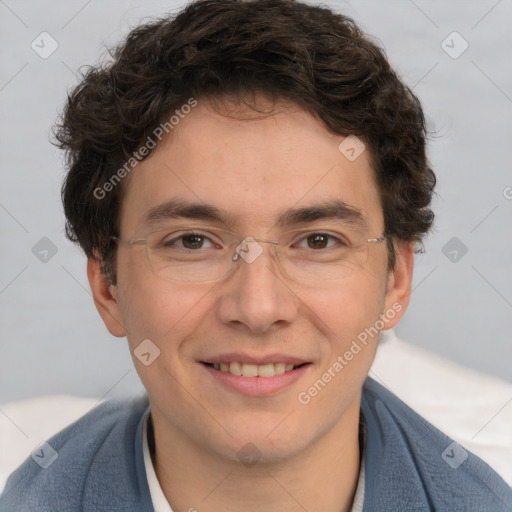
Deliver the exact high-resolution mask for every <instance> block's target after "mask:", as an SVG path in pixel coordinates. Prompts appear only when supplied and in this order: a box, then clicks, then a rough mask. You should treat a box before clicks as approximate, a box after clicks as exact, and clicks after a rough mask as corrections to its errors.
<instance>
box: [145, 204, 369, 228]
mask: <svg viewBox="0 0 512 512" xmlns="http://www.w3.org/2000/svg"><path fill="white" fill-rule="evenodd" d="M178 218H185V219H194V220H203V221H208V222H217V223H222V224H224V225H225V226H228V227H232V226H233V225H235V217H234V216H233V215H232V214H231V213H229V212H227V211H226V210H223V209H221V208H217V207H216V206H213V205H210V204H205V203H192V202H188V201H185V200H182V199H171V200H169V201H166V202H165V203H162V204H159V205H157V206H154V207H153V208H151V209H150V210H148V211H147V212H146V213H145V214H144V223H145V224H148V225H152V224H156V223H158V222H161V221H165V220H170V219H178ZM327 219H337V220H343V221H345V222H349V223H351V224H354V225H355V226H358V227H363V228H364V227H366V221H365V218H364V216H363V214H362V213H361V211H360V210H359V209H358V208H355V207H354V206H350V205H348V204H347V203H345V202H343V201H341V200H331V201H324V202H320V203H317V204H313V205H310V206H303V207H300V208H289V209H287V210H284V211H282V212H280V213H279V214H278V216H277V219H276V222H275V224H274V225H275V226H277V227H279V228H287V227H290V226H295V225H297V224H304V223H310V222H315V221H317V220H327Z"/></svg>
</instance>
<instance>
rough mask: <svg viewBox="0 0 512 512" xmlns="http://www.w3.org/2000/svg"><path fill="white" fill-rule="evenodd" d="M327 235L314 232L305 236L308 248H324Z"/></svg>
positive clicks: (327, 238) (327, 242)
mask: <svg viewBox="0 0 512 512" xmlns="http://www.w3.org/2000/svg"><path fill="white" fill-rule="evenodd" d="M329 238H331V237H330V236H329V235H325V234H322V233H315V234H313V235H309V236H308V237H307V241H308V247H309V248H310V249H325V248H326V247H327V246H328V244H329Z"/></svg>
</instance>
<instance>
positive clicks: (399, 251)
mask: <svg viewBox="0 0 512 512" xmlns="http://www.w3.org/2000/svg"><path fill="white" fill-rule="evenodd" d="M395 247H396V249H395V252H396V265H395V268H394V270H393V271H392V272H390V274H389V276H388V286H387V292H386V298H385V303H384V304H385V306H384V311H383V312H382V313H383V315H385V316H386V318H387V320H386V323H385V327H384V330H386V329H391V328H392V327H394V326H395V325H396V324H397V323H398V322H399V321H400V319H401V318H402V316H403V315H404V313H405V310H406V309H407V306H408V304H409V297H410V295H411V283H412V271H413V267H414V243H405V242H399V243H397V244H396V246H395ZM386 312H388V314H386ZM391 312H393V316H391Z"/></svg>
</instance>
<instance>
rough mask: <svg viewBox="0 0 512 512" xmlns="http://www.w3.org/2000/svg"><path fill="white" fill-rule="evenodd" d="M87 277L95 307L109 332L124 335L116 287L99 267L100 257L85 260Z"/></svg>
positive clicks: (119, 335) (124, 330)
mask: <svg viewBox="0 0 512 512" xmlns="http://www.w3.org/2000/svg"><path fill="white" fill-rule="evenodd" d="M87 277H88V279H89V285H90V287H91V290H92V296H93V299H94V304H96V309H97V310H98V312H99V314H100V315H101V318H102V319H103V322H104V323H105V326H106V327H107V329H108V330H109V332H110V334H112V335H113V336H117V337H119V338H120V337H122V336H125V335H126V329H125V328H124V325H123V317H122V315H121V310H120V309H119V304H118V302H117V288H116V286H114V285H112V284H110V283H109V282H108V279H107V277H106V276H105V274H104V273H103V270H102V268H101V260H100V259H96V258H89V259H88V260H87Z"/></svg>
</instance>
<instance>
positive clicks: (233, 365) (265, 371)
mask: <svg viewBox="0 0 512 512" xmlns="http://www.w3.org/2000/svg"><path fill="white" fill-rule="evenodd" d="M203 364H205V365H206V366H209V367H210V368H213V369H214V370H218V371H220V372H224V373H231V375H236V376H237V377H264V378H269V377H274V376H276V375H283V374H284V373H287V372H291V371H292V370H294V369H296V368H299V367H300V366H302V365H294V364H292V363H268V364H260V365H258V364H251V363H241V362H238V361H232V362H230V363H203Z"/></svg>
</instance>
